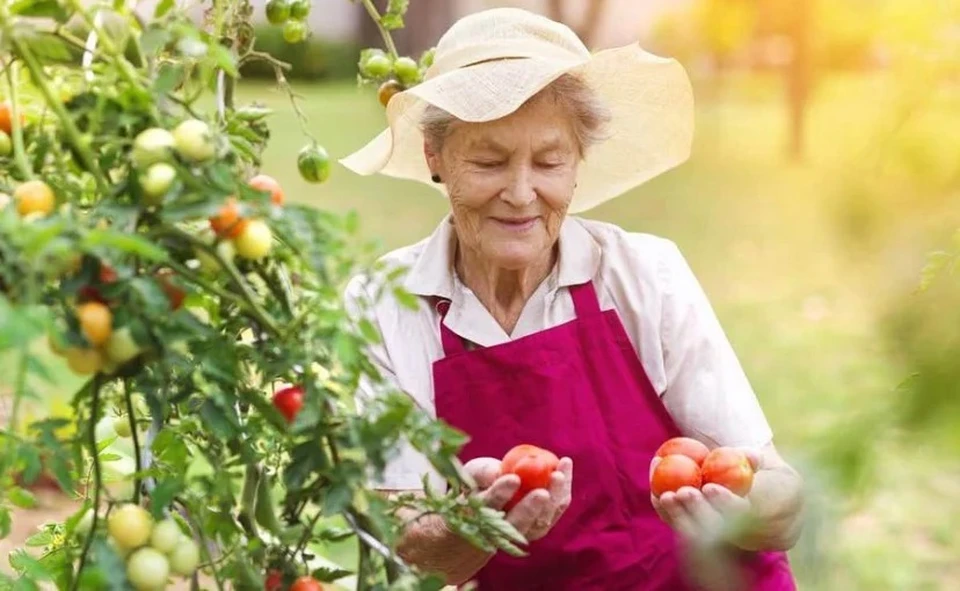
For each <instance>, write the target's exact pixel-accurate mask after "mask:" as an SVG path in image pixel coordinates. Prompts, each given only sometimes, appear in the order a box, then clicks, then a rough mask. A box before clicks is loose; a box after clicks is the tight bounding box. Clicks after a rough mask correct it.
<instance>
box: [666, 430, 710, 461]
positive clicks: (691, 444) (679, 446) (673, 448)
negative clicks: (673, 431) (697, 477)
mask: <svg viewBox="0 0 960 591" xmlns="http://www.w3.org/2000/svg"><path fill="white" fill-rule="evenodd" d="M708 453H710V448H708V447H707V446H706V445H704V444H703V443H701V442H699V441H697V440H696V439H693V438H690V437H674V438H672V439H668V440H667V441H665V442H664V443H663V445H661V446H660V449H658V450H657V457H658V458H664V457H666V456H670V455H674V454H678V455H681V456H687V457H688V458H690V459H691V460H693V461H694V462H696V463H697V465H698V466H699V465H700V464H702V463H703V459H704V458H705V457H707V454H708Z"/></svg>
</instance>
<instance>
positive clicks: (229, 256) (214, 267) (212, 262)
mask: <svg viewBox="0 0 960 591" xmlns="http://www.w3.org/2000/svg"><path fill="white" fill-rule="evenodd" d="M217 254H219V255H220V257H221V258H222V259H223V260H225V261H227V262H233V259H234V256H235V255H236V252H235V250H234V248H233V242H231V241H229V240H222V241H220V242H219V243H217ZM196 255H197V260H198V261H200V268H201V269H203V270H204V271H206V272H208V273H216V272H218V271H220V263H219V262H217V259H215V258H214V257H213V256H212V255H209V254H207V251H205V250H203V249H200V248H198V249H197V250H196Z"/></svg>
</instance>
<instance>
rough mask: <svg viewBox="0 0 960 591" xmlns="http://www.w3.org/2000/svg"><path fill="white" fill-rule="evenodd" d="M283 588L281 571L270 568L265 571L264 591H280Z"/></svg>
mask: <svg viewBox="0 0 960 591" xmlns="http://www.w3.org/2000/svg"><path fill="white" fill-rule="evenodd" d="M282 588H283V573H282V572H280V571H278V570H271V571H270V572H268V573H267V578H266V580H265V581H264V583H263V589H264V591H280V590H281V589H282Z"/></svg>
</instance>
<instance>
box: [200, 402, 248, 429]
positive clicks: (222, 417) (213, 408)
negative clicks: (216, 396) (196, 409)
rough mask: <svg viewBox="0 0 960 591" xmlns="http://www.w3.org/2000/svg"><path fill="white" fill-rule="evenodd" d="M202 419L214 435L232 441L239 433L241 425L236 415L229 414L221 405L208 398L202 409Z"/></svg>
mask: <svg viewBox="0 0 960 591" xmlns="http://www.w3.org/2000/svg"><path fill="white" fill-rule="evenodd" d="M200 417H201V418H202V419H203V422H204V423H205V424H206V425H207V427H208V428H209V429H210V431H211V432H212V433H213V435H216V436H217V437H220V438H223V439H232V438H233V437H235V436H236V435H237V434H238V433H239V424H238V423H237V420H236V415H235V413H231V414H228V413H227V412H226V411H225V410H224V409H223V408H221V406H220V405H219V404H217V403H216V402H214V401H213V400H212V399H210V398H208V399H206V400H204V401H203V405H202V406H201V407H200Z"/></svg>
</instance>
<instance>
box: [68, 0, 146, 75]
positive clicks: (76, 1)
mask: <svg viewBox="0 0 960 591" xmlns="http://www.w3.org/2000/svg"><path fill="white" fill-rule="evenodd" d="M69 4H70V7H71V8H73V10H74V12H77V13H79V14H80V17H81V18H82V19H83V21H84V22H85V23H86V25H87V26H88V27H90V34H91V35H92V34H96V35H97V42H98V43H99V44H100V45H101V46H103V48H104V49H105V50H106V52H107V54H109V56H110V58H111V59H112V61H113V63H114V65H116V66H117V69H118V70H120V74H121V75H122V76H123V78H124V79H125V80H126V81H127V82H129V83H130V84H131V85H133V86H140V81H139V80H137V76H136V75H135V73H134V72H131V71H130V67H131V66H130V62H128V61H127V60H125V59H122V58H121V54H120V52H119V51H118V50H117V46H116V45H114V44H113V39H111V38H110V36H109V35H104V33H103V31H102V30H101V27H100V25H98V24H97V22H96V21H95V19H93V18H91V17H90V14H89V13H88V12H87V11H86V10H85V8H86V7H85V6H84V3H83V2H80V0H71V1H70V2H69Z"/></svg>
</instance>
